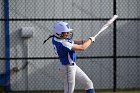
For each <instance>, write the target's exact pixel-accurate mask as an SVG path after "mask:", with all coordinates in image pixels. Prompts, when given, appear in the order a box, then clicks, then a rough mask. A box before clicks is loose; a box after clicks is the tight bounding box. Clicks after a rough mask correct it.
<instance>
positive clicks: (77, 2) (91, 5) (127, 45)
mask: <svg viewBox="0 0 140 93" xmlns="http://www.w3.org/2000/svg"><path fill="white" fill-rule="evenodd" d="M4 1H5V0H1V1H0V4H1V6H0V11H1V15H0V27H1V28H0V41H1V42H0V44H1V46H0V51H1V52H0V73H1V76H2V75H3V73H5V72H6V70H7V68H6V66H7V64H6V60H9V61H10V69H12V68H14V67H18V68H20V71H18V72H17V73H14V74H12V73H11V75H10V78H11V79H10V81H5V84H6V85H4V86H10V87H11V90H12V91H28V92H29V91H58V90H63V81H62V79H61V78H60V77H59V74H58V67H59V64H60V62H59V60H58V58H57V56H55V54H54V52H53V51H54V50H53V48H52V44H51V40H49V41H47V43H46V44H45V45H43V41H44V40H45V39H46V38H47V37H48V36H49V35H51V34H53V32H52V25H53V24H54V22H56V21H60V20H63V21H66V22H68V23H69V24H70V26H71V28H73V29H74V30H73V33H74V36H73V39H80V40H86V39H88V37H89V36H92V35H95V34H96V33H97V32H98V31H99V30H100V28H101V27H102V26H103V25H104V24H105V23H106V21H107V20H109V19H110V18H111V17H112V15H114V14H118V15H119V18H118V19H117V21H116V22H115V23H114V24H113V25H112V26H111V27H110V28H108V29H107V30H106V31H105V32H104V33H102V34H101V35H100V36H99V37H97V39H96V41H95V43H94V44H93V45H91V46H90V47H89V48H88V49H87V50H86V51H84V52H77V56H78V57H77V65H78V66H79V67H81V68H82V69H83V71H84V72H85V73H86V74H87V75H88V76H89V77H90V78H91V80H92V81H93V83H94V87H95V89H96V90H98V89H107V90H108V89H113V90H114V91H115V90H116V89H139V88H140V79H139V78H140V73H139V72H140V68H139V66H140V62H139V61H140V49H139V47H140V41H139V39H140V35H139V29H140V28H139V24H140V17H139V16H140V12H139V11H140V7H139V4H140V1H139V0H9V20H8V21H9V36H10V38H9V41H10V43H9V45H10V48H9V54H10V58H7V57H6V54H7V52H5V50H6V49H7V47H6V44H7V42H6V37H7V35H5V31H6V29H7V28H5V22H6V21H7V20H6V19H5V15H4V13H5V11H6V10H5V9H4V7H5V6H6V5H5V4H4V3H5V2H4ZM6 1H8V0H6ZM27 27H30V28H33V29H32V30H33V35H32V36H31V37H30V38H23V37H21V32H22V30H23V29H25V28H27ZM26 63H28V64H26ZM0 79H1V82H2V81H3V79H4V78H0ZM1 82H0V83H1ZM8 82H9V83H8ZM1 85H2V84H1ZM83 89H84V87H83V86H81V85H80V84H79V83H78V82H77V81H76V87H75V90H83Z"/></svg>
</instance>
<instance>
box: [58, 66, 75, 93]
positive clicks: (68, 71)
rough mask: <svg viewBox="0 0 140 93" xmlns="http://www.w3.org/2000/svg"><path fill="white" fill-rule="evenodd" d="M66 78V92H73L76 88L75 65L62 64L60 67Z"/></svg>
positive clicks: (63, 76)
mask: <svg viewBox="0 0 140 93" xmlns="http://www.w3.org/2000/svg"><path fill="white" fill-rule="evenodd" d="M59 71H60V73H61V76H62V78H63V80H64V93H73V92H74V88H75V74H76V67H75V66H61V68H60V69H59Z"/></svg>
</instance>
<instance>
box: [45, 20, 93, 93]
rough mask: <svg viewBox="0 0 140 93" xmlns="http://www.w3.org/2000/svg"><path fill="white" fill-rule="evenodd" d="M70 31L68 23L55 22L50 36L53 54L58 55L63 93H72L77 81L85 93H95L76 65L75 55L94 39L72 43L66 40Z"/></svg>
mask: <svg viewBox="0 0 140 93" xmlns="http://www.w3.org/2000/svg"><path fill="white" fill-rule="evenodd" d="M72 30H73V29H71V28H70V26H69V25H68V23H66V22H62V21H60V22H56V23H55V24H54V27H53V32H54V35H53V36H50V37H52V44H53V46H54V51H55V54H56V55H58V57H59V59H60V63H61V65H60V68H59V72H60V75H61V76H62V78H63V80H64V93H73V92H74V88H75V80H78V81H79V82H80V83H81V84H82V85H83V86H84V87H85V90H86V93H95V92H94V87H93V83H92V81H91V80H90V78H89V77H88V76H87V75H86V74H85V73H84V72H83V71H82V70H81V69H80V68H79V67H78V66H77V65H76V53H75V51H84V50H85V49H87V48H88V47H89V46H90V45H91V44H92V42H95V38H94V37H89V39H88V40H87V41H85V42H82V41H73V40H72V39H70V38H68V37H69V34H70V31H72ZM50 37H49V38H50ZM47 40H48V39H47Z"/></svg>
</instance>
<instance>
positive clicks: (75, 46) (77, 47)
mask: <svg viewBox="0 0 140 93" xmlns="http://www.w3.org/2000/svg"><path fill="white" fill-rule="evenodd" d="M94 41H95V38H94V37H90V38H89V39H88V40H87V41H85V42H84V43H83V44H80V45H78V44H73V46H72V50H75V51H84V50H86V49H87V48H88V47H89V46H90V45H91V44H92V42H94Z"/></svg>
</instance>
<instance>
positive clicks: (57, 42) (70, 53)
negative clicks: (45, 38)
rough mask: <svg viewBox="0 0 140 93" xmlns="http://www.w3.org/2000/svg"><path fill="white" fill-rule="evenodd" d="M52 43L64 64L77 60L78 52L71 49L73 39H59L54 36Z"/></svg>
mask: <svg viewBox="0 0 140 93" xmlns="http://www.w3.org/2000/svg"><path fill="white" fill-rule="evenodd" d="M52 44H53V46H54V50H55V54H56V55H57V56H58V57H59V59H60V62H61V63H62V65H68V64H71V63H74V62H75V61H76V53H75V51H74V50H71V48H72V46H73V44H74V41H73V40H71V39H62V40H61V39H57V38H56V37H53V39H52Z"/></svg>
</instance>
